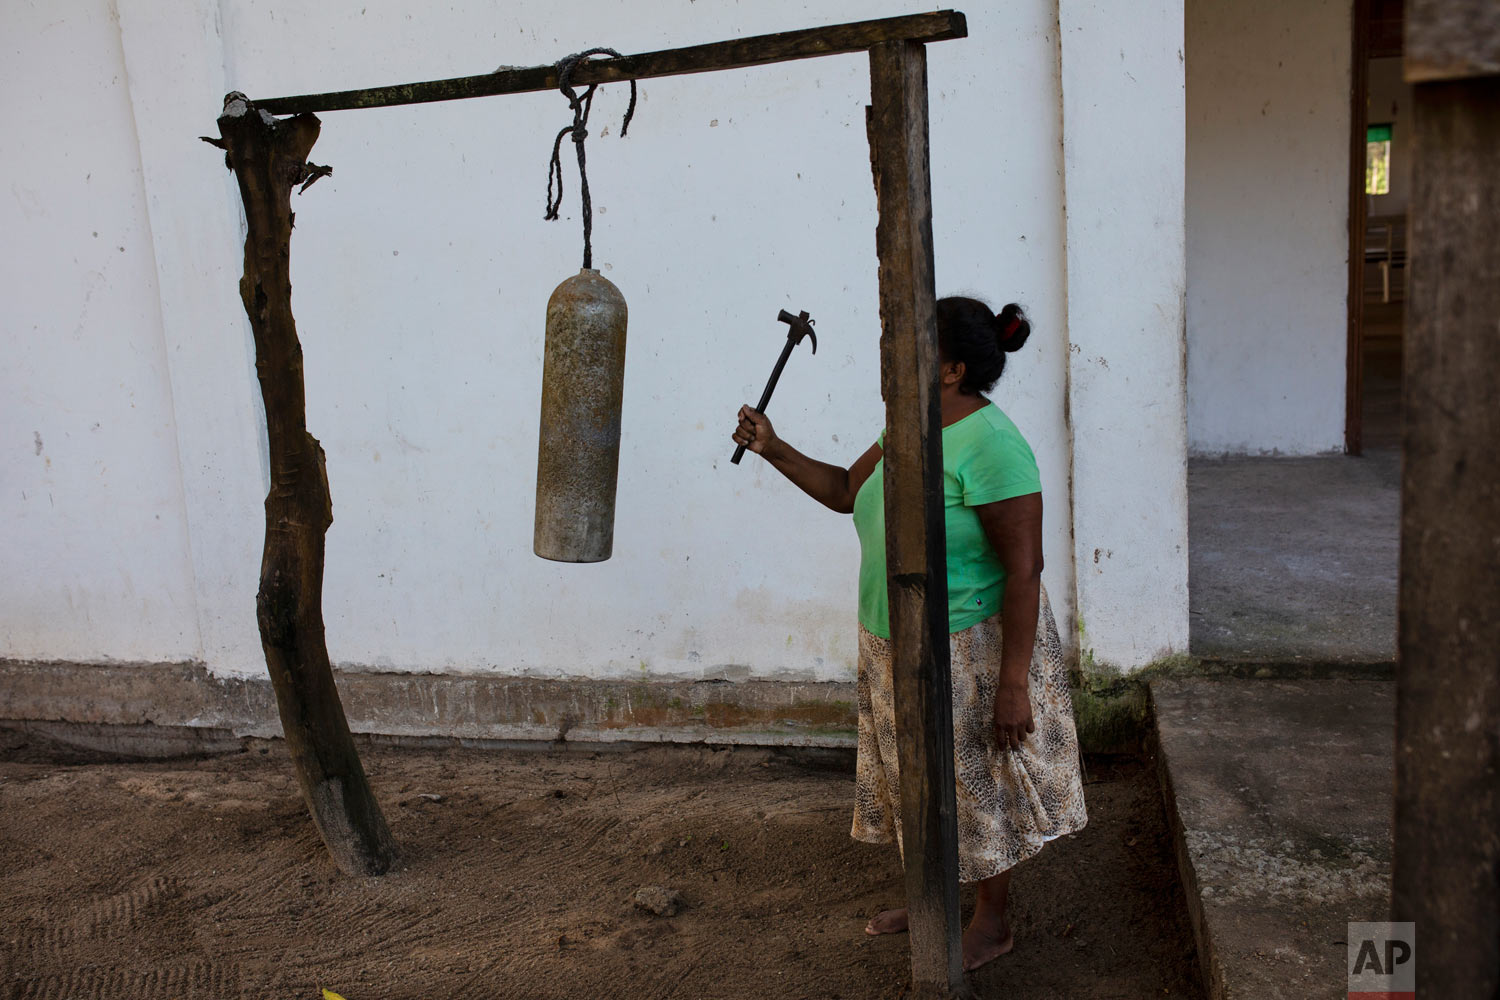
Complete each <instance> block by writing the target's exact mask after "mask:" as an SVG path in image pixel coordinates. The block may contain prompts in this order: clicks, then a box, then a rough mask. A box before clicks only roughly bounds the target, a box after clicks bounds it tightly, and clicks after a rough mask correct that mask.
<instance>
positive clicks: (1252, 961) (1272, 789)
mask: <svg viewBox="0 0 1500 1000" xmlns="http://www.w3.org/2000/svg"><path fill="white" fill-rule="evenodd" d="M1151 698H1152V703H1153V706H1154V708H1155V713H1156V725H1157V749H1158V765H1159V767H1160V769H1161V776H1162V786H1163V790H1164V792H1165V793H1166V799H1167V815H1168V819H1169V821H1170V822H1171V823H1172V826H1173V831H1172V832H1173V837H1174V839H1175V841H1176V848H1177V855H1178V866H1179V868H1180V869H1181V871H1182V876H1183V885H1184V889H1185V890H1186V896H1187V900H1188V911H1189V915H1190V917H1191V919H1192V922H1193V933H1194V936H1195V938H1196V939H1197V943H1198V956H1199V961H1200V964H1201V965H1202V966H1203V974H1204V980H1205V986H1206V987H1207V990H1208V995H1209V997H1210V998H1211V1000H1271V998H1291V997H1295V998H1298V1000H1307V998H1313V997H1327V998H1330V1000H1332V998H1335V997H1340V998H1341V997H1344V996H1345V995H1346V990H1347V979H1346V975H1347V968H1346V966H1345V962H1346V960H1347V954H1346V950H1345V949H1346V938H1347V929H1348V923H1349V922H1350V921H1381V920H1386V919H1388V917H1387V916H1386V914H1387V913H1388V912H1389V910H1390V877H1391V832H1392V831H1391V809H1392V792H1391V773H1392V770H1393V768H1394V753H1393V742H1394V741H1393V740H1392V730H1393V728H1394V725H1395V685H1394V683H1393V682H1391V681H1357V680H1297V681H1278V680H1210V679H1206V678H1189V679H1182V680H1161V681H1156V682H1155V683H1153V684H1152V685H1151Z"/></svg>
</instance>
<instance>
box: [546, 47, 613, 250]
mask: <svg viewBox="0 0 1500 1000" xmlns="http://www.w3.org/2000/svg"><path fill="white" fill-rule="evenodd" d="M592 56H611V57H613V58H615V59H621V58H624V57H623V56H621V55H620V53H618V52H616V51H615V50H614V49H608V48H597V49H587V50H585V51H583V52H578V53H575V54H573V55H571V56H568V57H567V58H565V59H560V60H558V62H557V89H558V90H560V91H562V95H563V96H564V97H566V98H567V99H568V107H569V108H571V109H572V110H573V124H571V125H568V126H566V127H565V128H563V129H562V130H561V131H560V132H558V133H557V138H556V139H554V140H552V161H551V162H550V163H549V164H548V165H547V213H546V214H545V215H544V216H542V218H543V219H545V220H547V221H548V222H551V221H552V220H554V219H556V218H557V217H558V215H557V213H558V210H559V209H560V208H562V196H563V178H562V158H561V157H562V140H563V136H565V135H568V134H570V133H571V134H572V136H573V148H574V149H575V150H577V151H578V188H579V196H580V199H581V201H582V203H583V266H584V267H585V268H592V267H593V264H594V247H593V242H592V235H593V230H594V206H593V203H592V202H591V201H590V200H589V175H588V168H587V166H586V165H585V163H584V155H583V141H584V140H585V139H587V138H588V137H589V131H588V123H589V112H590V111H591V110H592V109H593V106H594V91H596V90H598V89H599V85H598V84H597V83H591V84H589V86H588V89H587V90H585V91H584V92H583V94H582V95H581V96H580V95H579V94H578V92H577V91H575V90H574V89H573V86H572V79H573V71H574V70H575V69H577V67H578V64H579V63H581V62H583V61H584V60H585V59H588V58H590V57H592ZM635 97H636V91H635V81H634V80H631V81H630V104H629V106H627V107H626V109H625V120H624V122H623V123H622V124H621V125H620V136H621V137H622V138H623V137H624V135H625V133H626V131H627V130H628V129H629V128H630V119H631V118H632V117H634V116H635ZM554 183H555V184H556V185H557V189H556V194H555V195H554V194H553V184H554Z"/></svg>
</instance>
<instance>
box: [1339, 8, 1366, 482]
mask: <svg viewBox="0 0 1500 1000" xmlns="http://www.w3.org/2000/svg"><path fill="white" fill-rule="evenodd" d="M1370 5H1371V0H1354V11H1353V14H1354V19H1353V58H1352V59H1351V61H1350V78H1351V79H1350V88H1349V275H1348V302H1347V306H1346V309H1345V322H1346V324H1347V329H1346V330H1345V335H1344V344H1345V348H1344V452H1345V454H1349V455H1359V454H1362V453H1363V452H1364V401H1365V352H1364V333H1365V221H1366V219H1365V216H1366V214H1367V213H1368V211H1369V209H1368V207H1367V204H1366V200H1365V158H1366V156H1367V153H1366V143H1365V122H1366V119H1367V117H1368V116H1369V108H1368V105H1369V103H1370V82H1369V81H1370Z"/></svg>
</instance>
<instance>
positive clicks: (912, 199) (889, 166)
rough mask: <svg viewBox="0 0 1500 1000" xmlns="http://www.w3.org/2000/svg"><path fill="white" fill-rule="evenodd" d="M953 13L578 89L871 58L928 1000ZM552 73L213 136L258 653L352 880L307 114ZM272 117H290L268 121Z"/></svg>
mask: <svg viewBox="0 0 1500 1000" xmlns="http://www.w3.org/2000/svg"><path fill="white" fill-rule="evenodd" d="M967 33H968V29H967V24H966V21H965V19H964V15H963V14H961V13H958V12H956V11H951V10H947V11H938V12H935V13H930V14H917V15H912V16H909V17H895V18H884V19H880V20H873V21H861V22H856V23H852V24H841V25H833V26H830V27H826V28H813V29H808V30H805V31H794V32H786V33H783V34H778V35H762V36H757V37H754V38H745V39H736V40H733V41H727V42H716V43H713V44H708V45H698V46H692V47H689V48H682V49H670V50H665V51H661V52H651V53H645V54H643V55H635V56H624V57H621V58H615V59H602V60H592V61H587V62H584V63H581V64H580V65H579V66H578V67H577V69H576V71H575V72H574V74H573V82H574V83H575V84H590V83H614V82H623V81H627V80H640V79H647V78H651V77H659V76H672V75H679V74H687V73H702V72H711V71H716V70H725V69H734V68H738V67H744V66H755V65H763V64H767V63H774V62H785V61H788V60H794V59H807V58H812V57H816V56H823V55H834V54H838V53H849V52H858V51H868V52H869V54H870V83H871V106H870V108H869V109H868V125H869V136H870V142H871V165H872V167H873V170H874V175H875V190H876V196H877V203H878V207H879V212H880V218H879V224H878V227H877V230H876V252H877V255H878V258H879V268H880V319H881V337H880V350H881V367H880V370H881V391H882V395H883V396H884V398H885V402H886V419H887V427H888V429H889V432H888V435H887V439H886V451H885V459H886V461H885V496H886V552H887V572H888V576H887V585H888V587H889V594H890V604H891V630H892V637H893V642H894V647H895V663H894V672H895V677H896V690H895V700H896V710H897V725H898V740H899V752H900V772H901V789H900V795H901V803H902V818H903V839H904V841H905V846H906V888H907V904H908V907H909V909H910V914H911V921H910V927H911V953H912V983H913V988H914V992H915V993H916V994H917V995H921V996H943V997H951V996H959V995H962V994H963V993H964V985H963V968H962V950H961V945H960V927H959V913H958V840H957V832H956V821H955V815H956V809H955V802H954V784H953V741H952V730H953V723H952V699H951V694H950V686H949V677H948V667H949V664H948V617H947V603H948V602H947V570H946V549H945V533H944V529H943V490H942V424H941V419H940V411H939V406H938V387H937V327H936V322H935V318H934V316H935V291H934V287H933V248H932V202H931V184H930V179H929V171H930V165H929V158H928V146H927V140H928V136H927V114H928V99H927V61H926V49H925V43H927V42H933V41H942V40H945V39H952V38H963V37H965V36H966V35H967ZM556 86H557V69H556V67H554V66H538V67H531V68H526V69H514V68H505V69H502V70H501V71H498V72H495V73H490V74H485V75H483V76H471V77H458V78H454V79H449V80H438V81H432V82H427V83H413V84H403V85H399V86H394V87H375V88H370V89H366V90H353V91H341V92H337V93H328V94H313V95H306V96H301V97H280V98H274V99H271V100H265V101H250V100H248V99H247V98H245V97H244V95H241V94H231V95H229V97H228V98H226V100H225V112H224V115H223V116H222V117H221V118H220V119H219V128H220V138H218V139H211V140H209V141H210V142H213V143H214V144H215V145H217V146H219V147H220V148H223V149H225V150H226V151H227V153H228V161H229V166H230V169H232V170H233V171H234V172H235V174H236V177H237V178H238V180H239V183H240V193H241V197H242V198H243V200H244V203H245V214H246V218H247V219H248V220H249V234H248V236H247V238H246V244H245V276H244V278H243V279H242V281H241V291H242V297H243V299H244V303H245V309H246V312H247V313H248V314H249V316H250V321H251V326H252V329H253V330H254V332H255V343H256V365H257V369H258V371H259V374H260V380H261V390H262V396H263V399H264V401H265V404H266V422H267V426H268V429H269V431H270V434H271V460H272V488H271V494H270V495H269V496H268V497H267V500H266V548H265V557H264V560H263V562H262V567H261V591H260V598H259V612H260V613H259V620H260V629H261V639H262V646H263V647H264V649H265V652H266V660H267V664H268V666H269V667H270V672H271V681H272V686H273V687H274V688H275V690H276V697H277V704H278V706H279V708H280V713H281V719H282V725H283V728H284V730H285V731H286V734H287V740H288V744H289V746H291V747H292V751H293V753H292V756H293V763H294V765H295V767H296V768H297V772H298V777H299V781H300V782H301V784H302V789H303V793H304V798H305V799H306V801H307V804H308V807H309V809H310V811H311V812H312V814H313V816H314V819H315V822H316V823H317V825H318V829H319V832H320V833H322V835H323V838H324V842H325V843H326V844H327V845H328V848H329V850H330V852H331V853H332V854H333V855H334V856H335V858H336V859H337V860H339V863H340V867H341V868H344V869H345V870H346V871H363V872H366V873H375V872H378V871H383V870H384V868H385V866H386V865H388V864H389V861H390V857H391V855H392V852H393V850H394V847H393V845H392V844H391V842H390V837H389V833H388V832H386V830H385V822H384V819H383V818H382V817H381V816H380V812H379V809H378V807H377V806H376V805H375V800H374V797H373V795H371V794H370V789H369V785H368V783H367V782H366V781H365V777H364V773H363V771H362V770H361V769H360V767H359V759H358V756H357V754H355V752H354V747H353V743H352V741H351V740H350V736H349V729H348V723H347V722H346V721H345V718H344V714H343V709H342V707H341V706H340V704H339V700H338V692H337V691H336V689H335V688H334V686H333V679H332V671H331V669H330V666H329V662H328V652H327V647H326V644H325V642H324V638H323V622H322V606H321V601H322V577H323V537H324V533H325V532H326V530H327V528H328V525H329V524H330V523H331V521H332V513H331V505H330V500H329V491H328V483H327V477H326V473H325V471H324V469H323V462H322V449H321V448H320V447H319V446H318V443H317V441H316V439H314V438H313V437H312V436H311V435H310V434H308V433H307V428H306V407H305V403H304V397H303V381H302V352H301V345H300V344H299V343H298V340H297V333H296V326H295V323H294V322H293V319H292V312H291V287H290V282H289V281H288V280H287V279H286V271H287V260H288V254H289V246H290V238H291V221H292V218H291V215H292V213H291V207H290V200H289V199H290V194H291V189H292V187H293V186H295V185H296V184H298V183H303V184H306V183H310V182H311V180H315V179H316V178H317V177H318V176H320V175H321V174H322V173H325V172H327V168H321V167H315V166H313V165H312V164H310V163H308V162H307V161H306V158H307V154H308V153H309V152H310V150H311V148H312V144H313V142H314V141H315V139H316V137H317V134H318V128H319V123H318V119H317V118H316V117H314V115H313V114H312V112H315V111H330V110H343V109H354V108H373V107H387V106H391V105H396V104H417V103H427V102H433V101H448V100H458V99H462V98H468V97H483V96H492V95H499V94H516V93H525V92H532V91H542V90H548V89H552V88H555V87H556ZM276 114H292V115H294V116H295V117H292V118H288V119H277V118H275V117H273V116H274V115H276Z"/></svg>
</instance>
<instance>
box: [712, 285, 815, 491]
mask: <svg viewBox="0 0 1500 1000" xmlns="http://www.w3.org/2000/svg"><path fill="white" fill-rule="evenodd" d="M776 319H777V321H778V322H781V323H785V324H787V326H789V327H791V329H789V330H788V331H787V334H786V346H785V347H783V348H782V349H781V357H779V358H777V359H776V367H775V368H772V369H771V377H770V378H769V379H767V380H766V391H765V392H763V393H761V394H760V402H759V403H758V404H756V407H755V409H756V411H757V412H760V413H765V412H766V406H767V405H768V404H769V403H770V402H771V393H773V392H775V391H776V380H777V379H779V378H781V369H783V368H785V367H786V359H787V358H789V357H791V356H792V348H794V347H796V346H797V345H798V344H800V343H802V338H803V337H810V338H812V352H813V353H814V354H817V353H818V335H817V334H816V333H813V322H814V321H813V320H812V319H810V318H808V315H807V313H806V312H802V313H799V314H798V315H796V316H793V315H792V314H791V313H789V312H787V311H786V310H785V309H783V310H781V312H780V313H778V314H777V316H776ZM744 457H745V446H744V445H740V446H739V447H738V448H736V449H734V457H733V458H731V459H730V460H729V461H730V462H732V463H734V464H735V465H739V464H740V459H742V458H744Z"/></svg>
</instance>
